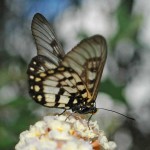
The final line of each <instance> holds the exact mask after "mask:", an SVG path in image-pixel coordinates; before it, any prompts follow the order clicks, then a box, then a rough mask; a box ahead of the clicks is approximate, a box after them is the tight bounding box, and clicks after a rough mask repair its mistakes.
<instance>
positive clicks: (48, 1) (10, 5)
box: [0, 0, 150, 150]
mask: <svg viewBox="0 0 150 150" xmlns="http://www.w3.org/2000/svg"><path fill="white" fill-rule="evenodd" d="M37 12H39V13H41V14H43V15H44V16H45V17H46V18H47V19H48V20H49V22H50V23H51V24H52V25H53V27H54V29H55V32H56V34H57V36H58V39H59V40H60V41H61V43H62V45H63V47H64V49H65V51H66V52H68V51H69V50H70V49H71V48H72V47H73V46H75V44H77V43H78V42H79V41H80V40H82V39H83V38H85V37H88V36H91V35H94V34H101V35H103V36H104V37H105V38H106V40H107V43H108V57H107V62H106V65H105V69H104V72H103V77H102V81H101V86H100V93H99V94H98V97H97V100H96V104H97V107H104V108H108V109H112V110H115V111H118V112H120V113H123V114H126V115H128V116H132V117H134V118H135V119H136V122H132V121H130V120H128V119H126V118H124V117H122V116H119V115H116V114H113V113H110V112H106V111H103V110H99V111H98V113H97V114H96V115H95V116H94V117H93V119H94V120H95V119H97V120H99V124H100V128H101V129H102V130H104V131H105V132H106V134H107V136H108V137H109V139H110V140H114V141H115V142H116V143H117V145H118V149H119V150H149V149H150V143H149V141H150V94H149V93H150V50H149V47H150V42H149V41H150V28H149V26H150V17H149V14H150V2H149V1H146V0H143V1H140V0H136V1H135V0H128V1H127V0H115V1H112V0H22V1H19V0H1V2H0V150H12V149H14V147H15V144H16V143H17V142H18V140H19V134H20V133H21V132H22V131H24V130H27V129H28V128H29V126H30V125H31V124H34V123H35V122H36V121H38V120H40V119H41V118H42V116H44V115H45V114H47V113H49V112H50V111H55V112H57V110H54V109H48V108H45V107H42V106H39V105H38V104H36V103H35V102H34V101H33V100H31V98H30V97H29V95H28V82H27V74H26V70H27V67H28V64H29V62H30V60H31V58H32V57H33V56H35V55H36V48H35V45H34V41H33V39H32V35H31V28H30V26H31V20H32V17H33V15H34V14H35V13H37Z"/></svg>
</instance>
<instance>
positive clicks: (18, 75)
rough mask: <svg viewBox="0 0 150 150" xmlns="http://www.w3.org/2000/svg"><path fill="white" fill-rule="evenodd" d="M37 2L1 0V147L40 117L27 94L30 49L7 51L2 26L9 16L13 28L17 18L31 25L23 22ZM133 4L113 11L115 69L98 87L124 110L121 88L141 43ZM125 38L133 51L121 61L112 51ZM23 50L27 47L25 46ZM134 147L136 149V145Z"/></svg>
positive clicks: (9, 144) (111, 46)
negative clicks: (114, 23) (121, 105)
mask: <svg viewBox="0 0 150 150" xmlns="http://www.w3.org/2000/svg"><path fill="white" fill-rule="evenodd" d="M23 2H24V1H23ZM38 2H39V1H35V0H33V1H30V2H28V5H27V2H26V6H22V5H21V6H19V5H18V6H17V7H16V10H15V9H12V7H11V6H10V5H11V2H10V1H5V0H2V1H1V8H0V16H1V21H0V32H1V36H0V42H1V43H0V60H1V62H0V68H1V71H0V96H1V101H0V135H1V137H2V138H0V149H3V150H10V149H13V147H14V146H15V144H16V143H17V141H18V139H19V134H20V133H21V132H22V131H24V130H27V129H28V128H29V125H31V124H33V123H35V121H37V120H39V116H38V115H37V114H34V113H33V111H32V110H36V109H38V108H39V107H41V106H37V105H36V104H34V102H33V101H31V98H29V96H28V91H27V90H28V86H27V79H26V78H27V77H26V76H27V75H26V69H27V66H28V62H29V61H30V59H29V57H31V56H30V55H31V53H32V52H31V51H30V50H29V52H28V53H29V54H27V55H25V57H23V56H22V55H21V54H20V53H19V52H18V51H15V50H13V48H12V51H11V52H9V51H8V49H7V46H8V45H7V37H8V36H6V33H7V31H5V27H6V26H8V24H7V23H10V22H8V20H9V19H12V21H13V22H15V26H14V28H17V26H16V25H17V23H16V22H18V28H23V26H25V27H24V28H26V30H28V29H29V28H28V26H30V25H27V26H26V22H27V20H28V21H29V17H30V12H32V9H33V8H34V5H37V3H38ZM40 3H41V2H40ZM16 5H17V2H16ZM80 5H81V1H79V0H76V1H73V0H72V1H70V2H69V6H74V7H78V8H79V9H80ZM27 6H28V7H27ZM133 6H134V1H133V0H130V1H126V0H122V1H121V2H120V4H119V6H118V8H117V10H116V11H115V12H114V14H115V16H116V19H117V23H118V30H117V32H116V33H115V34H114V35H113V36H112V37H111V38H110V39H109V41H108V44H109V50H110V51H109V53H110V57H112V58H113V60H114V61H115V63H116V64H117V69H118V72H110V74H109V77H108V78H107V79H106V80H104V81H103V82H102V83H101V86H100V91H102V92H104V93H107V94H108V95H110V97H111V98H112V99H113V100H114V101H115V102H119V103H122V104H124V105H125V106H126V107H127V110H130V108H129V106H128V103H127V101H126V98H125V96H124V94H123V90H124V88H125V87H126V85H127V84H128V83H129V82H130V81H131V80H132V79H133V77H134V76H136V73H137V72H138V68H137V69H136V71H135V72H133V73H131V74H130V72H131V70H134V67H135V65H137V62H138V63H139V64H140V63H141V57H140V53H139V51H138V49H137V47H141V46H142V45H141V43H140V41H138V39H137V34H138V32H139V29H140V26H141V24H142V17H141V16H139V15H135V14H132V10H133ZM23 7H27V8H26V9H23V10H24V11H23V10H21V9H22V8H23ZM65 9H68V7H67V5H66V7H64V8H63V10H61V11H60V10H59V11H58V12H59V13H60V12H63V11H64V10H65ZM25 10H26V11H25ZM18 12H19V13H18ZM56 12H57V11H55V13H56ZM56 16H57V14H55V15H53V18H52V17H51V19H52V21H55V17H56ZM28 23H29V22H28ZM20 26H21V27H20ZM7 29H8V28H7ZM9 32H13V28H9ZM28 32H31V31H28ZM7 34H8V33H7ZM30 35H31V33H30ZM80 35H81V36H82V37H83V36H86V33H84V32H83V33H82V31H81V33H79V36H80ZM27 38H28V37H27ZM126 39H129V40H131V41H132V43H133V45H134V54H133V56H132V58H131V59H130V61H128V62H122V61H121V60H119V59H118V57H116V55H115V54H116V49H117V45H118V43H119V42H120V41H122V40H126ZM28 40H30V39H28ZM24 42H25V41H24ZM21 44H22V43H20V45H21ZM6 45H7V46H6ZM26 51H28V49H27V50H26ZM108 63H109V62H108ZM108 68H110V70H111V69H112V66H109V65H108ZM121 72H123V73H124V76H122V74H121ZM116 81H117V82H116ZM128 128H130V127H128ZM133 136H134V135H133ZM134 142H135V141H134ZM136 144H137V143H136ZM133 149H134V148H133ZM136 150H138V148H137V149H136Z"/></svg>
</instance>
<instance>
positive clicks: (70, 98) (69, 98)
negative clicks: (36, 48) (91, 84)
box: [28, 56, 87, 109]
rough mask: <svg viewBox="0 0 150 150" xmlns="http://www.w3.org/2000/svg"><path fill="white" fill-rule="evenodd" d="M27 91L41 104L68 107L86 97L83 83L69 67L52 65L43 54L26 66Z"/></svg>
mask: <svg viewBox="0 0 150 150" xmlns="http://www.w3.org/2000/svg"><path fill="white" fill-rule="evenodd" d="M28 75H29V93H30V95H31V97H32V98H33V99H34V100H35V101H36V102H37V103H40V104H41V105H44V106H47V107H55V108H56V107H58V108H65V109H70V108H72V107H73V105H75V104H78V103H80V101H79V100H80V99H81V98H82V97H87V91H86V90H85V89H86V88H85V85H84V83H83V82H82V81H81V79H80V77H79V76H78V74H77V73H76V72H74V71H73V70H72V69H71V68H67V67H64V66H56V65H55V64H53V65H52V63H51V62H50V60H49V59H47V58H46V57H44V56H36V57H34V58H33V59H32V60H31V63H30V64H29V68H28Z"/></svg>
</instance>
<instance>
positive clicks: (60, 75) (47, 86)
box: [27, 13, 107, 114]
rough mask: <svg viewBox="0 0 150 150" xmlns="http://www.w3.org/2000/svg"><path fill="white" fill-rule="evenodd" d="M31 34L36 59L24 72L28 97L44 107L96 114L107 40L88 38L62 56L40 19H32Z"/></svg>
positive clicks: (94, 37) (59, 46) (49, 30)
mask: <svg viewBox="0 0 150 150" xmlns="http://www.w3.org/2000/svg"><path fill="white" fill-rule="evenodd" d="M31 30H32V34H33V37H34V40H35V44H36V48H37V56H35V57H34V58H32V60H31V62H30V64H29V66H28V69H27V74H28V81H29V94H30V96H31V97H32V98H33V99H34V100H35V101H36V102H37V103H39V104H41V105H43V106H46V107H50V108H62V109H65V110H68V109H71V110H72V111H73V112H76V113H80V114H87V113H92V114H93V113H95V112H96V111H97V108H96V106H95V105H96V97H97V93H98V87H99V82H100V79H101V76H102V72H103V68H104V65H105V61H106V57H107V45H106V40H105V39H104V38H103V37H102V36H100V35H94V36H91V37H89V38H86V39H84V40H82V41H81V42H80V43H79V44H77V45H76V46H75V47H74V48H73V49H72V50H71V51H70V52H68V53H67V54H65V52H64V50H63V49H62V47H61V45H60V43H59V42H58V40H57V38H56V35H55V33H54V31H53V30H52V28H51V26H50V24H49V23H48V21H47V20H46V19H45V17H44V16H43V15H41V14H39V13H37V14H35V15H34V17H33V20H32V25H31Z"/></svg>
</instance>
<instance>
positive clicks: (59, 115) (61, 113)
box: [58, 109, 67, 116]
mask: <svg viewBox="0 0 150 150" xmlns="http://www.w3.org/2000/svg"><path fill="white" fill-rule="evenodd" d="M66 110H67V109H64V111H63V112H61V113H60V114H58V116H60V115H62V114H64V113H65V112H66Z"/></svg>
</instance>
